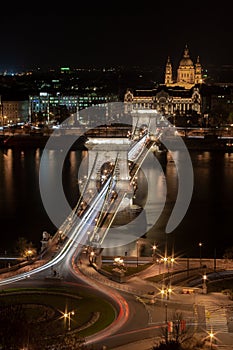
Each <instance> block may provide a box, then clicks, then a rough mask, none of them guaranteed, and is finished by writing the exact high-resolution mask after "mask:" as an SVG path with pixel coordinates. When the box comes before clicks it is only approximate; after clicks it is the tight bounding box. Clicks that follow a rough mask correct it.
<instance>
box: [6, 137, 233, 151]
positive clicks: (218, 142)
mask: <svg viewBox="0 0 233 350" xmlns="http://www.w3.org/2000/svg"><path fill="white" fill-rule="evenodd" d="M50 137H51V135H50V134H43V133H39V132H38V133H30V134H12V135H11V134H8V135H1V136H0V147H1V148H19V149H25V148H44V147H45V146H46V144H47V142H48V140H49V138H50ZM52 137H53V141H52V143H50V146H49V147H50V148H51V149H52V148H53V149H61V148H62V145H64V144H65V145H67V144H71V145H72V146H71V150H86V149H87V148H86V146H85V142H86V137H85V136H84V135H80V136H79V137H77V135H75V134H64V135H58V136H52ZM182 139H183V141H184V143H185V145H186V147H187V148H188V149H189V150H196V151H222V152H228V153H232V152H233V140H232V139H230V138H229V139H228V138H217V137H214V135H213V136H212V137H211V135H210V136H209V137H203V138H192V137H182ZM173 141H174V140H173V139H170V141H169V140H167V141H166V146H167V147H169V143H171V146H172V144H173V143H174V142H173ZM172 148H173V147H172Z"/></svg>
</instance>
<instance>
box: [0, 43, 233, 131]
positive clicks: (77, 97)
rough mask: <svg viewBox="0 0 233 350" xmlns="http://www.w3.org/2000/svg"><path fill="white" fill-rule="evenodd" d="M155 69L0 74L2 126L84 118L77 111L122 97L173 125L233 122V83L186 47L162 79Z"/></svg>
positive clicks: (64, 69) (132, 107) (167, 66)
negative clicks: (218, 77) (217, 78)
mask: <svg viewBox="0 0 233 350" xmlns="http://www.w3.org/2000/svg"><path fill="white" fill-rule="evenodd" d="M228 68H229V67H228ZM157 69H158V67H155V70H153V69H150V68H148V67H147V68H146V67H145V68H140V67H136V66H132V67H128V68H126V67H116V68H112V67H111V68H109V69H107V68H83V69H81V68H80V69H74V68H73V69H70V68H69V67H62V68H59V69H51V70H47V71H46V70H43V71H42V70H40V69H37V70H34V71H29V72H26V73H21V74H15V75H14V76H12V75H5V74H3V75H0V97H1V101H0V126H3V125H4V126H6V125H11V124H16V123H18V122H25V121H30V122H33V123H35V124H39V123H46V124H48V123H61V122H63V121H64V120H65V119H66V118H68V117H70V116H72V117H73V122H74V123H76V122H77V124H78V123H83V122H84V121H83V120H82V119H81V118H82V115H83V114H82V113H79V111H81V110H83V109H86V108H87V107H90V106H94V105H104V104H107V103H109V102H124V103H125V105H126V109H128V110H129V111H131V110H137V109H156V110H158V111H159V112H160V113H161V114H162V115H164V116H165V117H166V118H168V119H169V120H170V121H171V122H172V123H173V124H175V125H177V126H180V125H181V126H189V125H190V126H191V125H201V126H209V125H218V124H224V123H233V84H229V82H226V83H224V84H223V83H221V84H217V83H216V82H214V81H213V79H212V77H207V74H206V69H205V70H204V69H203V68H202V65H201V62H200V59H199V57H197V58H196V59H195V62H194V61H193V60H192V59H191V57H190V54H189V49H188V47H187V46H185V48H184V52H183V55H182V57H181V59H180V62H179V64H178V67H177V69H175V67H174V66H173V63H172V59H171V58H170V57H168V59H167V62H166V63H165V66H164V76H163V81H162V83H159V82H158V80H156V79H157V78H156V77H157V76H158V72H157ZM230 69H231V67H230V68H229V69H228V72H230ZM225 73H226V72H225ZM159 74H160V73H159ZM229 79H231V77H230V78H229ZM129 87H130V88H129ZM99 119H100V120H98V123H104V122H105V120H104V118H102V119H101V118H99Z"/></svg>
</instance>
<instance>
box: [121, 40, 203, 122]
mask: <svg viewBox="0 0 233 350" xmlns="http://www.w3.org/2000/svg"><path fill="white" fill-rule="evenodd" d="M202 82H203V80H202V67H201V64H200V60H199V57H198V58H197V62H196V64H195V65H194V64H193V61H192V60H191V58H190V56H189V50H188V48H187V46H186V47H185V49H184V54H183V57H182V59H181V61H180V64H179V67H178V69H177V74H176V77H174V76H173V69H172V64H171V60H170V58H168V61H167V63H166V67H165V80H164V84H160V85H159V86H158V87H156V88H154V89H148V90H140V89H136V90H134V91H132V90H130V89H128V90H127V91H126V93H125V96H124V102H125V104H126V109H127V110H128V111H132V110H138V109H156V110H157V111H158V112H159V113H161V114H162V115H164V116H166V117H167V118H171V119H173V120H172V121H173V122H174V120H176V121H178V120H179V119H180V118H182V117H184V116H185V117H188V118H189V119H190V120H191V119H195V122H197V120H198V118H199V117H200V116H201V103H202V98H201V93H200V87H201V84H202ZM183 119H184V118H183Z"/></svg>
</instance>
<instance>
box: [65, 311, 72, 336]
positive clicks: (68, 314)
mask: <svg viewBox="0 0 233 350" xmlns="http://www.w3.org/2000/svg"><path fill="white" fill-rule="evenodd" d="M71 315H74V311H73V310H72V311H70V312H65V313H64V319H65V320H67V319H68V331H70V320H71Z"/></svg>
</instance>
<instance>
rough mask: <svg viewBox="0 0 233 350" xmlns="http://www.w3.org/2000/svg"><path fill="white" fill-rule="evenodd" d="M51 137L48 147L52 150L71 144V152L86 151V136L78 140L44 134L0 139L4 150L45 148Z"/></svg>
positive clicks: (17, 135)
mask: <svg viewBox="0 0 233 350" xmlns="http://www.w3.org/2000/svg"><path fill="white" fill-rule="evenodd" d="M51 137H52V138H53V139H52V143H50V145H49V146H48V147H50V148H51V149H62V148H63V145H67V144H71V150H86V147H85V141H86V138H85V137H84V136H80V137H79V138H77V137H74V135H60V136H51V135H47V134H43V133H32V134H14V135H4V136H1V137H0V147H1V148H4V149H5V148H18V149H25V148H26V149H27V148H29V149H33V148H45V147H46V144H47V142H48V140H49V139H50V138H51Z"/></svg>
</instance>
